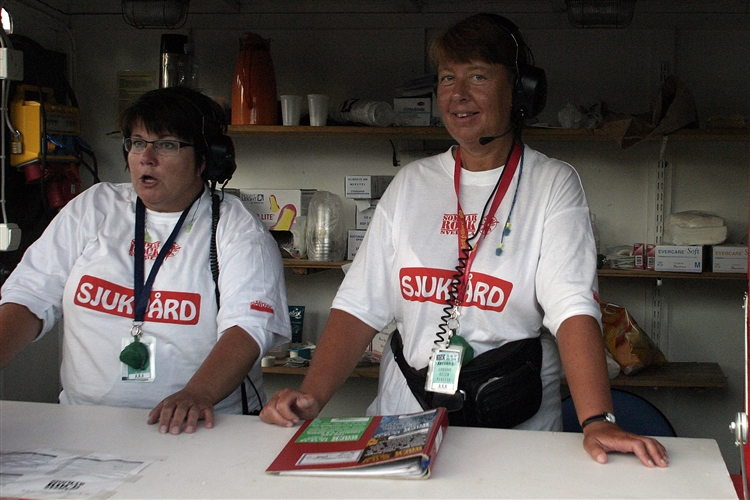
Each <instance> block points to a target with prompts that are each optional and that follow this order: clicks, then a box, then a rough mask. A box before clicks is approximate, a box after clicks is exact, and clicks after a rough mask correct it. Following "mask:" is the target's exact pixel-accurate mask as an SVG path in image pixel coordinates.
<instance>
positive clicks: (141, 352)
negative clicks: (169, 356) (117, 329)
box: [120, 337, 148, 371]
mask: <svg viewBox="0 0 750 500" xmlns="http://www.w3.org/2000/svg"><path fill="white" fill-rule="evenodd" d="M120 361H122V362H123V363H125V364H126V365H128V366H129V367H131V368H133V369H134V370H138V371H140V370H143V369H145V368H146V367H147V366H148V347H146V346H145V345H144V344H143V342H141V341H140V340H138V338H137V337H136V339H135V340H134V341H133V342H131V343H130V344H128V345H127V346H126V347H125V349H123V350H122V352H120Z"/></svg>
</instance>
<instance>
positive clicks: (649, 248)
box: [646, 243, 656, 271]
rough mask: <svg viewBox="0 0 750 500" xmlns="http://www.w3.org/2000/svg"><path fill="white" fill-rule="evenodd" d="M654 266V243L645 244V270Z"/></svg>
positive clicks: (652, 268)
mask: <svg viewBox="0 0 750 500" xmlns="http://www.w3.org/2000/svg"><path fill="white" fill-rule="evenodd" d="M654 267H656V245H654V244H653V243H647V244H646V270H648V271H653V270H654Z"/></svg>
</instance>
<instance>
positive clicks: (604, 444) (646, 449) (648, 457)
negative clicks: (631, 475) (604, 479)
mask: <svg viewBox="0 0 750 500" xmlns="http://www.w3.org/2000/svg"><path fill="white" fill-rule="evenodd" d="M583 435H584V438H583V448H584V449H585V450H586V451H587V452H588V453H589V455H591V458H593V459H594V460H596V461H597V462H599V463H600V464H605V463H607V453H612V452H620V453H633V454H635V455H636V456H637V457H638V458H639V459H640V460H641V462H642V463H643V465H645V466H646V467H654V466H658V467H666V466H667V465H669V456H668V455H667V450H666V448H664V445H662V444H661V443H660V442H659V441H657V440H656V439H653V438H650V437H646V436H639V435H638V434H633V433H630V432H626V431H624V430H622V429H621V428H620V427H618V426H617V425H615V424H611V423H609V422H595V423H592V424H589V425H587V426H586V428H585V429H584V432H583Z"/></svg>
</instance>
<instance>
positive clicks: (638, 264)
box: [633, 243, 646, 269]
mask: <svg viewBox="0 0 750 500" xmlns="http://www.w3.org/2000/svg"><path fill="white" fill-rule="evenodd" d="M645 252H646V245H644V244H643V243H635V244H634V245H633V267H635V268H636V269H645V259H644V254H645Z"/></svg>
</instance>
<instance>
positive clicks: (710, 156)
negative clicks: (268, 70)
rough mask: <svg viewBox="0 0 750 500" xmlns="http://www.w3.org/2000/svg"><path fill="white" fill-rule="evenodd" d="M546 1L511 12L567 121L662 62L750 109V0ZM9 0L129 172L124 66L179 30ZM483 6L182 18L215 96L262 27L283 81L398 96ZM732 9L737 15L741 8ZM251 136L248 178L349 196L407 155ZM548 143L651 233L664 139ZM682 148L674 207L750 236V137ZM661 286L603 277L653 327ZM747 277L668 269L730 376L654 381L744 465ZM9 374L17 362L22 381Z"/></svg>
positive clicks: (103, 148) (242, 153) (243, 171)
mask: <svg viewBox="0 0 750 500" xmlns="http://www.w3.org/2000/svg"><path fill="white" fill-rule="evenodd" d="M509 3H511V2H509ZM552 3H554V2H552ZM708 3H709V4H710V5H717V4H734V3H733V2H708ZM658 4H659V5H665V4H667V5H673V6H675V5H679V4H682V3H681V2H672V3H671V4H670V2H658ZM686 4H687V3H686ZM534 5H535V7H534V8H535V9H539V11H540V12H534V11H533V10H534V9H530V10H527V11H522V12H518V13H516V14H513V15H510V14H509V16H510V17H512V18H513V19H514V20H515V21H516V22H517V23H518V24H519V25H520V26H521V27H522V29H523V31H524V33H526V36H527V41H528V42H529V44H530V45H531V47H532V49H533V50H534V54H535V56H536V63H537V65H538V66H540V67H542V68H544V69H545V70H546V71H547V75H548V79H549V84H550V94H549V101H548V102H549V104H548V107H547V109H546V110H545V113H544V114H543V115H542V117H541V120H542V121H548V122H550V123H553V122H554V121H555V117H556V113H557V111H558V110H559V109H561V108H562V107H563V106H564V105H565V104H566V103H567V102H574V103H578V102H582V101H583V99H584V98H594V99H599V100H603V101H606V102H607V104H608V105H609V107H610V109H612V110H614V111H617V112H620V113H629V114H636V113H644V112H648V111H649V106H650V102H651V100H652V98H653V96H654V94H655V93H656V91H657V90H658V88H659V68H660V66H661V64H662V63H667V65H668V67H669V68H670V70H671V72H673V73H675V74H676V75H677V76H678V77H679V78H680V79H681V80H682V81H683V82H684V83H685V85H686V86H687V87H688V88H689V89H690V90H691V91H692V93H693V95H694V96H695V98H696V101H697V106H698V111H699V117H700V118H701V119H702V120H705V119H707V118H708V117H711V116H714V115H720V114H734V113H739V114H740V115H742V116H744V117H745V118H746V119H748V118H750V102H749V99H750V98H749V97H748V96H749V95H750V92H748V90H749V84H750V60H749V59H748V57H747V54H748V53H750V36H749V35H750V32H749V31H748V22H747V13H746V12H745V13H744V16H745V17H744V22H743V21H742V15H743V14H733V15H732V16H727V15H716V16H713V15H712V14H711V13H710V10H709V11H708V12H706V10H708V9H710V7H709V8H706V9H703V10H704V12H697V11H699V10H701V9H696V12H695V13H685V12H681V13H672V14H670V13H669V12H664V11H658V10H655V9H652V8H650V7H649V5H653V3H649V2H639V3H638V4H637V6H638V7H637V8H642V9H643V10H642V11H640V12H637V14H636V19H635V20H634V22H633V24H632V25H631V26H630V27H629V28H626V29H622V30H614V29H609V30H596V29H594V30H578V29H574V28H572V27H570V26H569V25H568V23H567V19H566V17H565V14H564V13H562V12H554V11H552V10H550V9H549V7H547V6H545V4H544V3H541V2H538V3H534ZM690 5H692V4H690ZM641 6H642V7H641ZM6 7H8V8H11V9H12V8H13V7H15V8H16V9H17V12H18V16H17V18H16V26H17V28H18V30H19V33H21V34H25V35H27V36H30V37H32V38H34V39H35V40H36V41H38V42H39V43H41V44H42V45H44V46H45V47H46V48H49V49H54V50H59V51H63V52H66V53H69V54H71V55H72V56H73V63H74V64H73V66H74V70H75V73H74V79H73V86H74V90H75V92H76V95H77V97H78V100H79V103H80V106H81V113H82V117H83V121H82V136H83V138H84V139H85V140H86V141H87V142H89V143H90V144H91V145H92V146H93V147H94V149H95V151H96V154H97V158H98V159H99V165H100V168H101V173H100V176H101V178H102V179H103V180H106V181H118V182H121V181H127V180H128V177H127V175H126V173H125V171H124V164H123V160H122V155H121V152H120V146H119V138H117V137H111V136H107V135H106V134H107V133H108V132H111V131H113V130H114V129H115V125H114V123H115V109H116V92H115V90H116V88H115V85H116V80H115V78H116V74H117V72H118V71H124V70H138V71H143V70H151V71H156V69H157V67H158V58H159V40H160V36H161V34H162V33H163V32H166V30H136V29H134V28H130V27H128V26H127V25H125V23H124V22H123V21H122V19H121V18H120V17H119V16H109V17H108V16H97V17H86V16H77V17H74V18H72V19H71V20H70V23H71V26H70V28H69V31H68V29H66V27H64V26H62V25H60V24H58V23H55V22H52V21H50V20H48V19H47V18H46V17H44V16H41V15H39V14H38V13H36V12H34V11H31V10H29V9H28V8H27V7H25V6H24V5H20V4H16V2H13V1H9V2H8V5H7V6H6ZM687 8H690V6H688V7H686V9H687ZM675 10H679V9H675ZM466 14H467V13H435V12H431V13H425V14H424V15H420V14H413V13H410V14H403V15H398V14H387V15H386V14H378V13H372V14H369V15H365V14H358V15H345V14H337V13H330V14H327V15H315V14H309V15H305V14H286V15H281V14H278V15H265V16H264V15H251V14H237V15H233V16H225V17H221V18H219V17H217V16H210V15H196V16H195V17H194V18H192V19H190V20H189V22H188V25H187V26H186V27H185V29H183V30H180V32H182V33H186V34H187V33H188V32H189V31H188V30H189V29H190V28H192V30H193V31H192V34H193V36H194V37H195V41H196V49H197V54H198V57H199V59H200V62H201V86H202V87H204V88H205V90H206V92H207V93H208V94H209V95H212V96H215V97H224V98H227V99H228V98H229V96H230V94H231V87H230V82H231V76H232V73H233V71H234V64H235V60H236V56H237V52H238V40H239V38H240V37H242V36H243V34H244V32H245V31H254V32H257V33H259V34H260V35H262V36H264V37H266V38H271V39H272V42H271V52H272V57H273V60H274V64H275V67H276V75H277V82H278V90H279V93H297V94H306V93H312V92H325V93H329V94H330V95H331V97H332V100H334V101H335V100H339V99H345V98H350V97H363V98H372V99H380V100H390V99H391V98H392V96H393V92H392V91H393V88H394V87H395V86H397V85H399V84H401V83H403V81H405V80H406V79H408V78H411V77H414V76H418V75H421V74H423V73H424V72H425V71H426V68H425V63H424V44H425V37H426V36H427V34H428V33H432V32H434V31H435V30H436V29H439V28H442V27H445V26H447V25H449V24H450V23H451V22H452V21H454V20H456V19H458V18H461V17H464V16H465V15H466ZM737 15H739V16H740V20H739V21H736V17H737ZM730 18H731V19H734V21H733V22H728V21H727V20H728V19H730ZM71 35H72V36H71ZM235 143H236V147H237V160H238V161H237V163H238V166H239V168H238V171H237V173H236V174H235V177H234V179H233V180H232V181H231V183H230V187H246V186H253V187H277V188H315V189H319V190H328V191H332V192H334V193H337V194H339V195H340V196H341V197H342V198H343V179H344V176H345V175H348V174H359V173H369V174H391V173H393V172H394V167H393V166H392V165H391V147H390V144H389V143H388V142H387V141H384V140H383V141H378V140H361V141H359V140H357V141H355V140H339V141H337V140H314V139H249V138H238V139H236V141H235ZM531 145H532V146H533V147H536V148H538V149H540V150H541V151H543V152H545V153H546V154H548V155H549V156H553V157H557V158H560V159H563V160H565V161H568V162H570V163H571V164H572V165H574V166H575V167H576V168H577V169H578V171H579V173H580V175H581V178H582V181H583V184H584V187H585V189H586V192H587V196H588V198H589V201H590V204H591V207H592V211H593V212H594V213H596V214H597V223H598V225H599V228H600V231H601V234H602V241H603V243H604V244H605V245H616V244H632V243H633V242H642V241H648V237H649V232H648V231H649V230H648V228H649V227H650V225H652V224H653V222H652V221H650V220H649V217H650V216H649V214H650V213H652V212H653V204H654V200H652V199H650V196H649V193H650V189H652V185H653V182H654V178H653V172H654V167H655V166H656V164H657V161H658V159H659V146H660V144H659V143H658V142H657V141H654V142H648V143H641V144H637V145H635V146H633V147H631V148H629V149H627V150H622V149H621V148H620V147H619V145H618V144H617V143H616V142H615V141H611V142H546V141H545V142H542V141H540V142H532V143H531ZM422 146H423V144H422V143H421V142H419V141H410V143H408V144H400V145H399V147H400V148H402V149H410V150H411V149H419V148H422ZM427 146H429V147H433V146H434V147H444V146H445V145H444V144H437V145H433V144H429V145H427ZM419 154H423V153H410V152H404V151H402V152H401V160H402V164H403V163H405V162H406V161H408V160H409V159H410V158H413V157H415V156H416V155H419ZM666 159H667V161H668V162H669V165H670V168H671V169H672V172H673V178H674V190H673V208H674V210H675V211H681V210H688V209H699V210H710V211H713V212H716V213H718V214H720V215H721V216H723V217H725V218H726V220H727V223H728V226H729V230H730V236H731V237H732V238H733V239H735V240H737V241H739V240H742V241H746V235H747V220H748V213H747V207H748V164H749V163H750V162H749V160H748V143H747V142H739V143H705V142H699V143H690V142H679V143H678V142H668V145H667V149H666ZM345 210H347V213H348V214H350V215H349V218H348V222H349V227H351V226H353V223H354V215H353V214H354V208H353V205H352V204H351V203H350V202H349V201H348V200H345ZM342 276H343V274H342V273H341V272H340V271H337V270H332V271H325V272H321V273H316V274H311V275H309V276H297V275H292V274H291V273H290V272H287V279H288V288H289V303H290V304H303V305H305V306H306V308H307V309H306V318H305V320H306V323H305V331H304V336H305V338H306V339H307V340H310V341H315V340H316V339H317V337H318V335H319V333H320V331H321V329H322V327H323V325H324V323H325V320H326V318H327V314H328V307H329V305H330V302H331V299H332V298H333V295H334V294H335V292H336V288H337V286H338V283H339V282H340V279H341V277H342ZM654 286H655V283H654V282H652V281H651V280H617V279H611V278H608V279H603V280H602V282H601V291H602V297H603V298H604V299H607V300H611V301H613V302H617V303H620V304H622V305H624V306H626V307H627V308H628V309H629V310H630V311H631V313H632V314H633V316H634V317H635V319H636V321H637V322H638V323H639V324H640V325H641V326H642V327H644V328H645V329H646V330H647V331H648V330H649V327H650V325H651V314H652V307H651V299H650V297H651V295H652V293H653V287H654ZM745 290H746V283H745V282H742V281H737V282H732V281H729V282H718V281H717V282H711V281H697V280H664V283H663V285H662V287H661V289H660V291H661V295H662V300H663V306H662V314H663V322H662V328H661V331H660V332H658V333H659V335H658V337H659V339H658V340H659V343H660V346H661V348H662V350H663V351H664V352H665V354H666V355H667V358H668V359H670V360H672V361H712V362H718V363H720V365H721V367H722V369H723V371H724V373H725V374H726V375H727V376H728V378H729V387H728V388H726V389H720V390H716V389H707V390H693V389H658V390H642V391H639V392H643V393H645V394H647V395H648V397H649V398H650V399H651V400H652V401H654V402H656V403H657V405H659V406H660V407H661V409H662V410H663V411H664V412H665V413H666V414H667V416H668V417H669V418H670V419H671V420H672V423H673V424H674V426H675V428H676V429H677V432H678V434H679V435H682V436H692V437H710V438H714V439H716V440H717V441H719V444H720V446H721V449H722V452H723V454H724V457H725V459H726V461H727V463H728V465H729V468H730V471H731V472H733V473H737V472H739V460H738V453H737V451H736V449H735V447H734V444H733V438H732V435H731V434H730V433H729V431H728V430H727V426H728V424H729V422H730V421H732V420H733V419H734V415H735V413H736V412H738V411H741V410H742V409H743V386H744V382H743V378H744V365H743V357H742V351H743V333H744V330H743V312H742V309H741V305H742V296H743V293H744V292H745ZM9 377H10V374H9V373H6V374H5V383H6V384H7V383H9V381H8V379H9ZM290 380H291V381H295V379H294V378H293V377H272V378H271V379H269V384H268V385H269V387H278V386H282V385H284V384H287V383H290V382H289V381H290ZM375 384H376V383H375V382H374V381H356V382H353V383H352V384H349V385H348V386H347V389H346V390H345V392H343V393H342V394H343V396H342V395H339V396H337V402H336V405H337V406H335V407H334V406H332V407H330V408H329V409H328V411H334V409H335V410H336V411H338V410H339V408H340V409H341V410H340V411H341V412H346V411H347V409H348V411H350V412H354V414H356V412H357V411H359V410H360V409H363V408H364V407H366V405H367V404H368V403H369V401H370V400H371V398H372V396H373V395H374V391H375ZM49 387H55V390H56V381H52V380H50V385H49ZM339 405H340V406H339Z"/></svg>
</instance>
